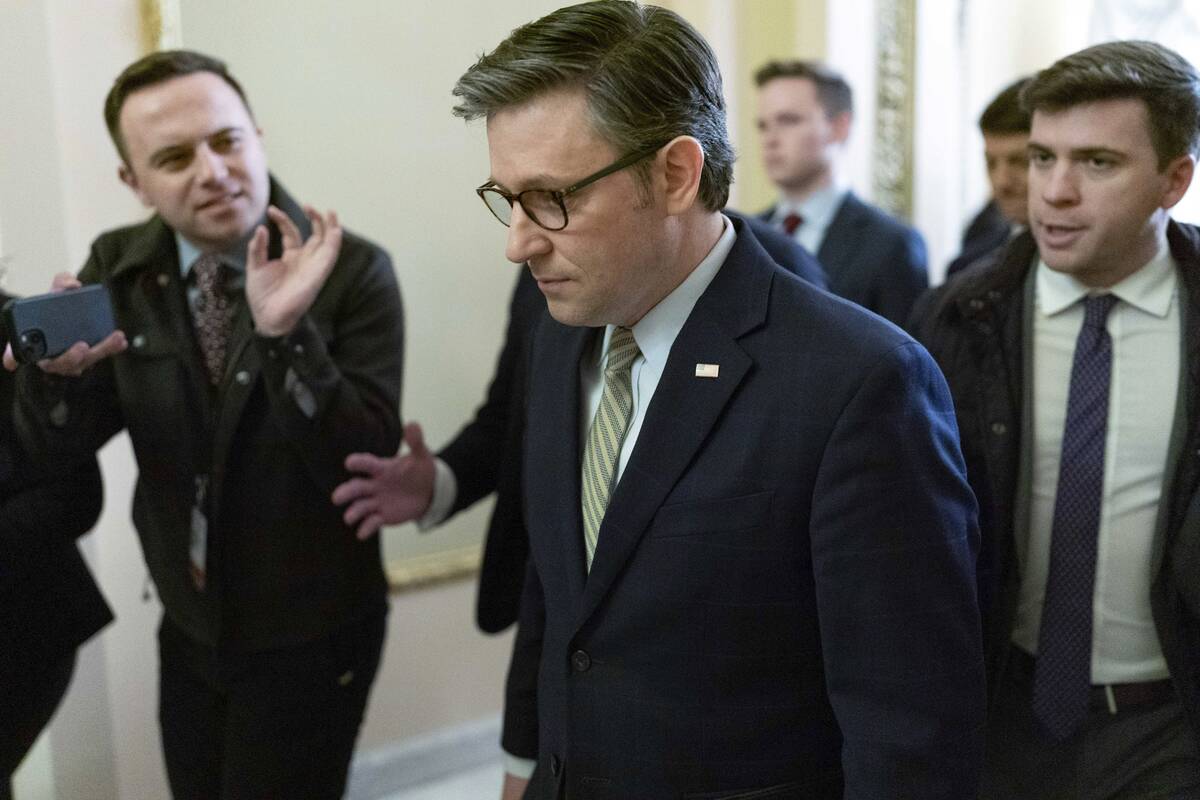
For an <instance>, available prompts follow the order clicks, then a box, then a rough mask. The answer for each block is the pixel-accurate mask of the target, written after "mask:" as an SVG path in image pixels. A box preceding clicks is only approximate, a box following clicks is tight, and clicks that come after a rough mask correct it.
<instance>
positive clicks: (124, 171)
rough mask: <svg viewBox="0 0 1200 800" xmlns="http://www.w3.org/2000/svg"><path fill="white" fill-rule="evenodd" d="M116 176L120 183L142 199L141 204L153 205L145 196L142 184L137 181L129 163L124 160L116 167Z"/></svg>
mask: <svg viewBox="0 0 1200 800" xmlns="http://www.w3.org/2000/svg"><path fill="white" fill-rule="evenodd" d="M117 177H118V178H120V179H121V183H123V184H125V185H126V186H128V187H129V188H130V190H131V191H132V192H133V193H134V194H136V195H137V197H138V200H141V201H142V205H144V206H146V207H147V208H149V207H150V206H152V205H153V203H151V202H150V199H149V198H148V197H146V193H145V192H143V191H142V185H141V184H140V183H138V179H137V175H135V174H134V173H133V170H132V169H131V168H130V166H129V164H127V163H125V162H124V161H122V162H121V164H120V166H118V167H117Z"/></svg>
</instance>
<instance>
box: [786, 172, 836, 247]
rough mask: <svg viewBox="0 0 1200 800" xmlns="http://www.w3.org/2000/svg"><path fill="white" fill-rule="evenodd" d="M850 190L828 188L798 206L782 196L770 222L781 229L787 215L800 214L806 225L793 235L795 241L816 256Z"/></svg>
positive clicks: (819, 190) (801, 226)
mask: <svg viewBox="0 0 1200 800" xmlns="http://www.w3.org/2000/svg"><path fill="white" fill-rule="evenodd" d="M848 191H849V190H848V189H846V188H844V187H839V186H826V187H825V188H824V189H818V190H817V191H815V192H813V193H812V194H810V195H809V196H808V197H806V198H804V200H803V201H802V202H799V203H796V202H793V201H791V200H789V199H787V198H786V197H781V198H779V202H778V203H776V205H775V210H774V212H772V214H771V223H772V224H773V225H775V227H777V228H780V229H781V230H782V228H783V220H784V218H785V217H787V215H788V214H798V215H800V218H801V219H803V220H804V222H803V223H802V224H801V225H800V226H799V227H797V228H796V230H795V231H793V232H792V238H793V239H795V240H796V241H797V242H799V243H800V245H801V246H802V247H803V248H804V249H805V250H807V251H808V252H810V253H814V254H815V253H816V252H817V251H818V250H820V249H821V243H822V242H824V241H825V232H826V231H827V230H829V226H830V224H831V223H832V222H833V218H834V217H836V216H837V212H838V209H839V208H841V207H842V201H844V200H845V199H846V194H847V193H848Z"/></svg>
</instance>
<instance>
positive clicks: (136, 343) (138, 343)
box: [130, 333, 146, 350]
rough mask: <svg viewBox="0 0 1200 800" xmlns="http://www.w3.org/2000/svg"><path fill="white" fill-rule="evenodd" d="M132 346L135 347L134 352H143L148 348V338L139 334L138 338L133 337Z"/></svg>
mask: <svg viewBox="0 0 1200 800" xmlns="http://www.w3.org/2000/svg"><path fill="white" fill-rule="evenodd" d="M130 344H131V345H133V349H134V350H141V349H142V348H143V347H145V346H146V337H145V336H144V335H142V334H140V333H139V334H138V335H137V336H134V337H133V340H132V341H131V342H130Z"/></svg>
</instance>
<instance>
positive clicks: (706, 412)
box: [574, 224, 776, 626]
mask: <svg viewBox="0 0 1200 800" xmlns="http://www.w3.org/2000/svg"><path fill="white" fill-rule="evenodd" d="M736 227H737V232H738V239H737V241H736V242H735V244H734V249H733V251H732V252H731V253H730V255H729V257H728V258H727V259H726V260H725V264H724V265H723V266H722V267H721V270H720V272H718V273H717V276H716V277H715V278H714V279H713V282H712V283H711V284H710V285H709V287H708V289H707V290H706V291H705V293H704V294H703V295H702V296H701V298H700V300H699V301H698V302H697V303H696V307H695V308H694V309H693V310H692V313H691V315H690V316H689V317H688V320H687V322H686V323H685V324H684V326H683V328H682V329H681V330H680V332H679V336H678V337H677V338H676V340H675V343H674V345H673V346H672V347H671V354H670V356H669V357H668V358H667V365H666V368H665V369H664V370H663V375H662V378H661V379H660V380H659V383H658V388H657V389H656V390H655V393H654V399H653V400H652V401H651V403H650V407H649V408H648V409H647V411H646V417H645V420H644V421H643V423H642V429H641V433H640V434H639V436H638V440H637V444H636V445H635V446H634V449H633V453H632V454H631V455H630V458H629V463H628V464H627V465H626V467H625V471H624V472H623V473H622V476H621V480H620V482H619V483H618V484H617V486H616V489H615V490H614V492H613V495H612V499H611V500H610V501H609V505H608V511H607V513H606V514H605V516H604V522H603V523H602V524H601V526H600V535H599V539H598V543H597V546H596V555H595V558H594V559H593V561H592V569H591V572H590V573H589V574H588V576H587V585H586V587H585V588H584V593H583V598H582V599H581V602H580V606H579V609H578V612H577V616H576V625H577V626H582V625H583V623H584V622H586V621H587V618H588V616H590V615H591V613H592V612H593V611H594V610H595V609H596V606H597V605H599V603H600V601H601V599H603V597H604V595H605V594H606V593H607V592H608V589H609V587H610V586H611V585H612V582H613V580H614V579H615V578H616V576H617V575H618V574H619V573H620V571H621V569H622V568H623V567H624V565H625V562H626V561H627V560H628V559H629V557H630V555H631V554H632V553H633V551H634V549H635V548H636V546H637V544H638V542H639V541H640V540H641V537H642V535H643V534H644V533H645V532H646V529H647V528H648V527H649V526H650V523H651V521H652V520H653V518H654V515H655V514H656V513H657V512H658V509H659V508H660V507H661V506H662V504H663V501H664V499H665V498H666V497H667V495H668V494H669V493H670V491H671V489H672V488H673V487H674V486H675V484H676V483H677V482H678V481H679V478H680V477H681V476H682V475H683V473H684V471H685V470H686V469H687V466H688V464H690V463H691V462H692V459H693V457H694V456H695V454H696V453H697V451H699V449H700V448H701V446H702V445H703V443H704V440H705V439H706V438H708V435H709V432H710V431H711V430H712V427H713V425H714V424H716V422H717V420H718V419H719V418H720V416H721V413H722V411H723V410H724V409H725V407H726V405H727V404H728V402H729V399H730V397H732V396H733V393H734V391H735V390H736V389H737V387H738V385H739V384H740V383H741V382H742V380H743V378H744V377H745V375H746V373H747V372H748V371H749V369H750V367H751V366H752V363H753V362H752V360H751V359H750V357H749V356H748V355H747V354H746V353H745V351H744V350H743V349H742V348H741V346H740V345H739V344H738V342H737V339H738V337H740V336H742V335H744V334H745V333H746V332H748V331H749V330H752V329H753V328H755V327H757V326H758V325H761V324H762V322H763V320H764V319H765V317H766V305H767V301H768V299H769V295H770V284H771V281H772V279H773V273H774V270H775V269H776V267H775V266H774V263H773V262H772V261H771V260H770V257H769V256H768V255H767V254H766V252H765V251H763V250H762V248H761V246H760V245H759V244H758V242H757V240H755V239H754V236H753V234H751V233H750V231H749V228H748V226H746V225H743V224H736ZM697 364H719V365H720V373H719V377H717V378H715V379H713V378H697V377H696V365H697ZM576 464H578V462H576ZM575 471H576V475H575V480H574V485H575V486H576V487H578V485H579V476H578V472H579V470H578V467H577V468H576V470H575ZM576 496H578V492H576ZM576 506H578V502H577V503H576ZM578 538H580V539H582V533H580V535H579V537H578ZM580 549H582V548H580Z"/></svg>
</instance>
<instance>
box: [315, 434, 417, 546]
mask: <svg viewBox="0 0 1200 800" xmlns="http://www.w3.org/2000/svg"><path fill="white" fill-rule="evenodd" d="M404 444H405V445H407V446H408V450H409V452H407V453H405V454H404V455H400V453H397V454H396V455H394V456H392V457H391V458H380V457H379V456H376V455H372V454H371V453H351V454H350V455H348V456H346V469H347V470H349V471H350V472H354V473H360V474H359V475H358V477H354V478H351V479H350V480H348V481H346V482H345V483H343V484H341V485H340V486H338V487H337V488H336V489H334V490H333V502H334V505H339V506H340V505H345V504H347V503H349V506H348V507H347V508H346V511H345V513H344V514H343V515H342V520H343V521H344V522H345V523H346V524H347V525H349V526H351V527H353V526H355V525H357V526H358V538H359V539H368V538H370V537H371V536H374V535H375V534H376V533H377V532H378V531H379V529H380V527H382V526H384V525H399V524H400V523H403V522H412V521H413V520H418V519H420V518H421V517H423V516H424V515H425V512H426V511H428V510H429V504H430V503H431V502H432V501H433V482H434V474H435V467H434V459H433V454H432V453H430V452H429V448H427V447H426V446H425V435H424V434H423V433H422V432H421V426H420V424H418V423H416V422H410V423H408V424H407V425H405V426H404ZM401 448H402V449H403V445H402V446H401Z"/></svg>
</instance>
